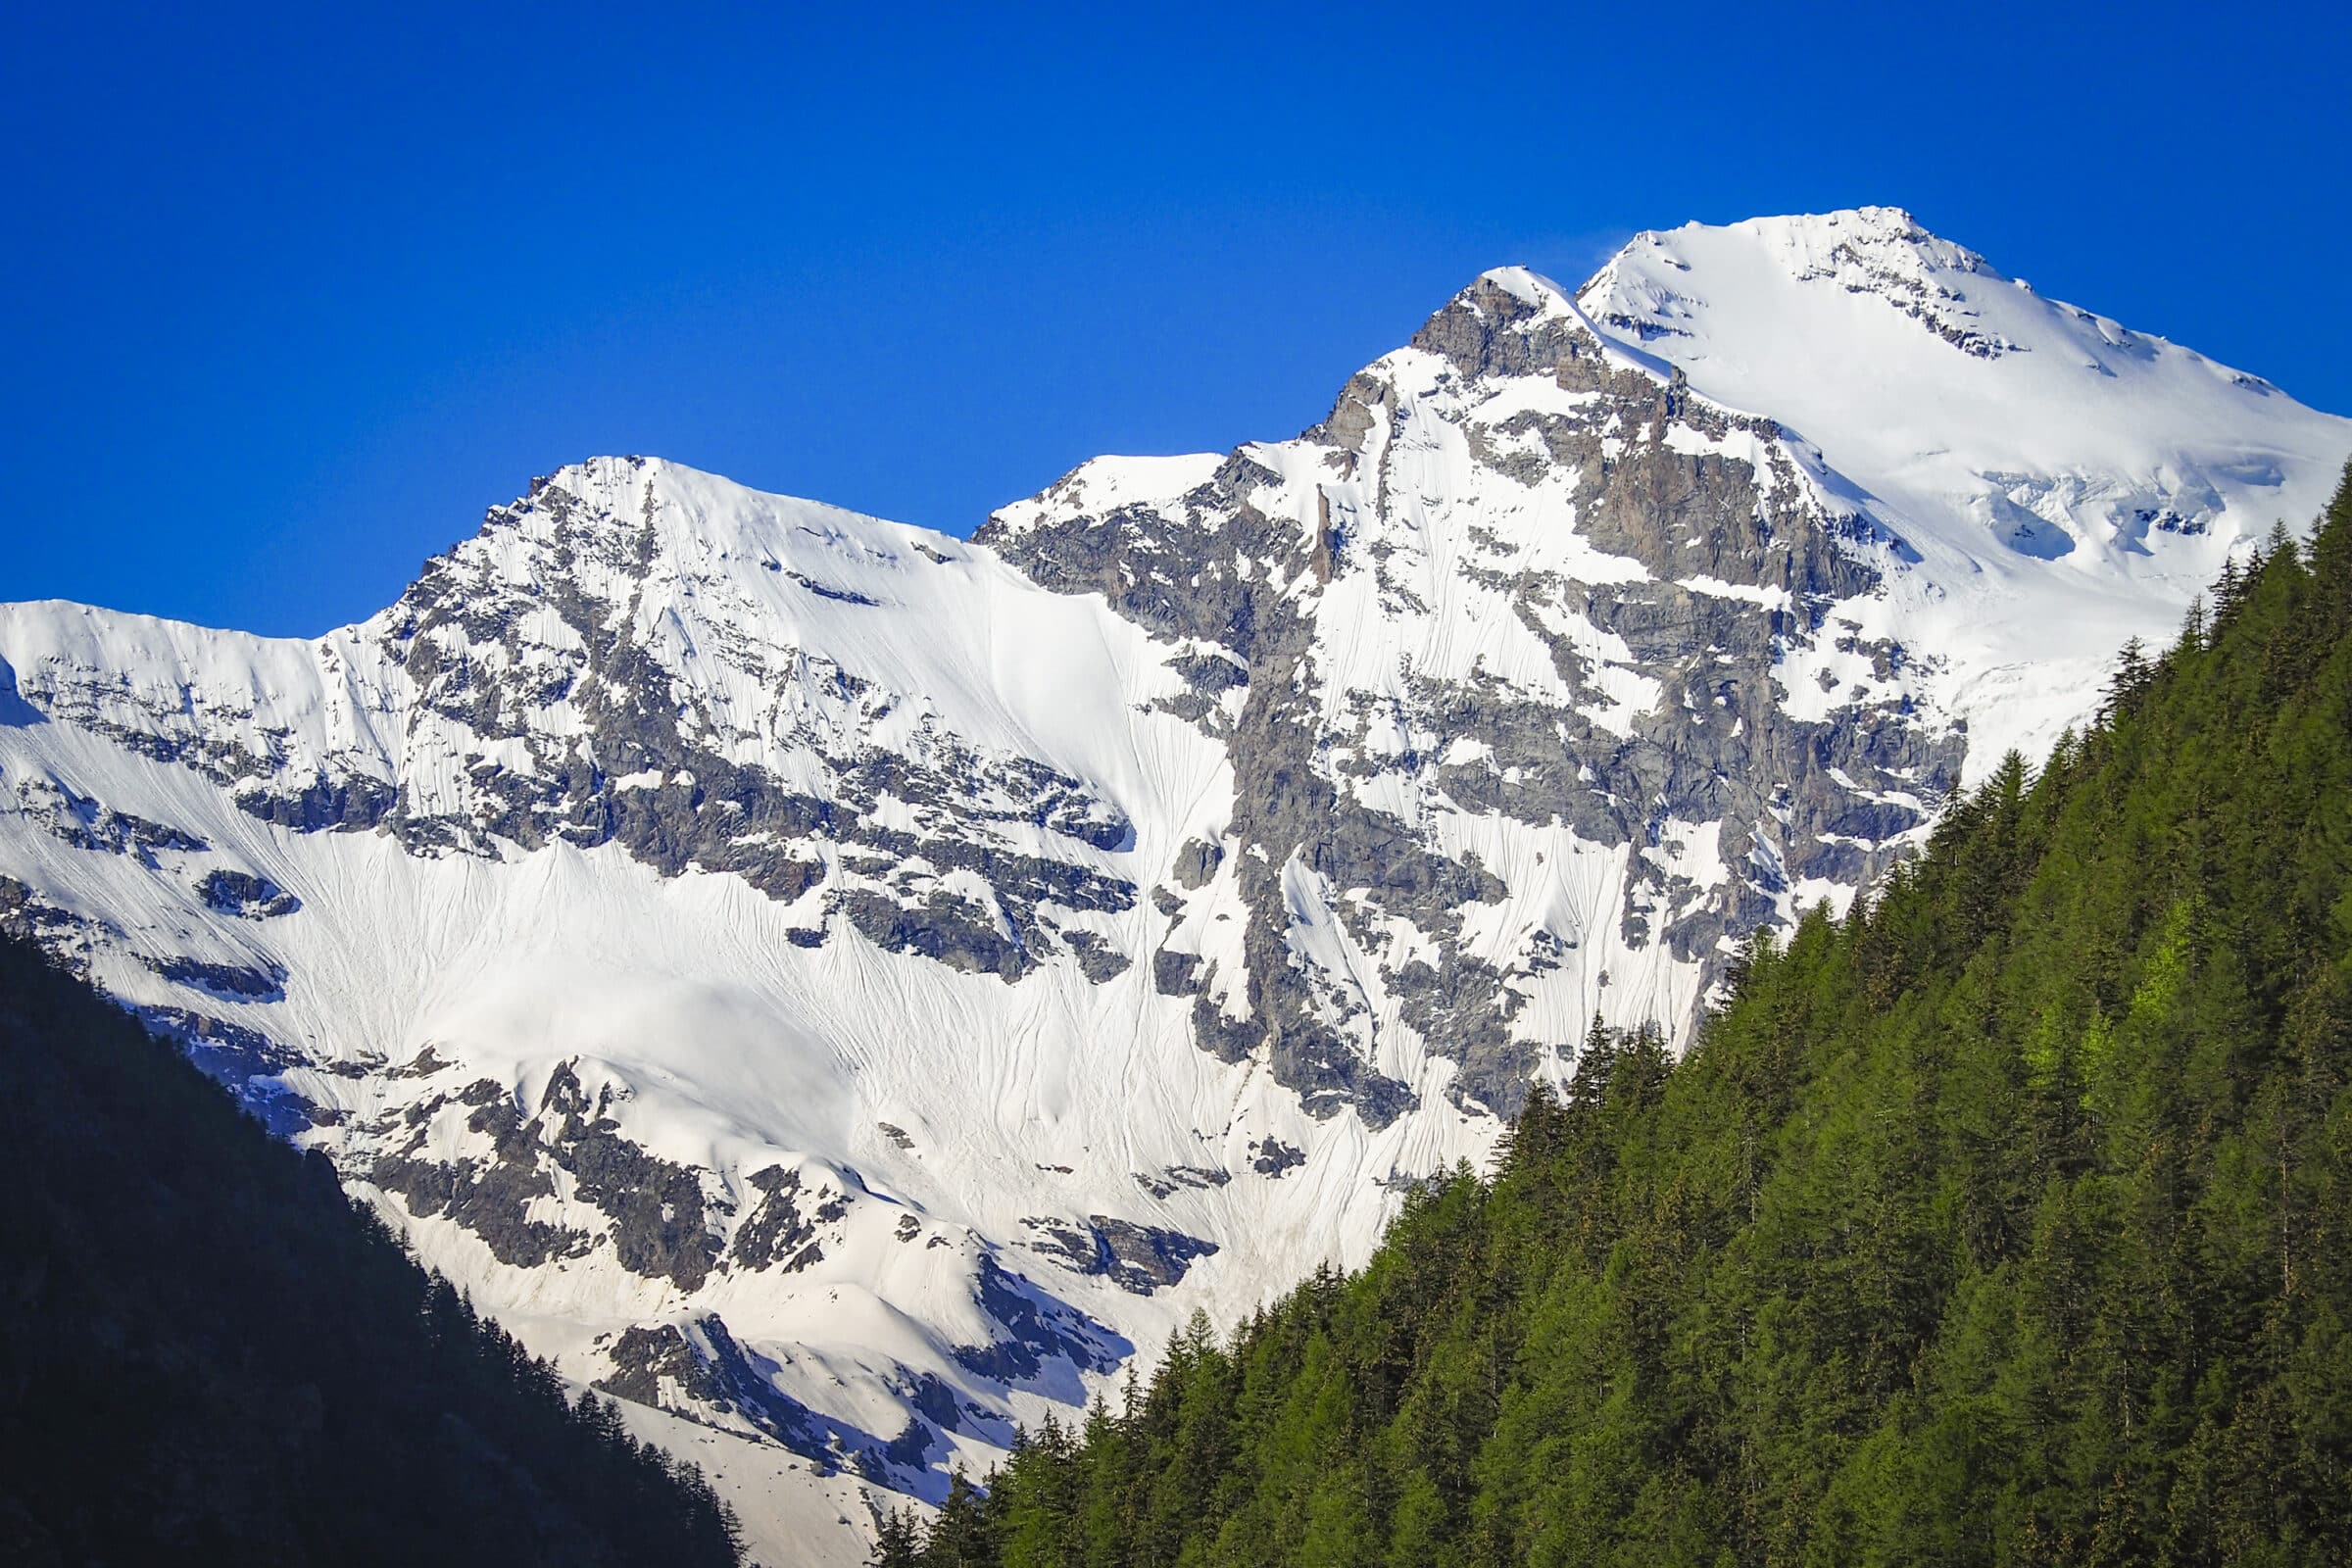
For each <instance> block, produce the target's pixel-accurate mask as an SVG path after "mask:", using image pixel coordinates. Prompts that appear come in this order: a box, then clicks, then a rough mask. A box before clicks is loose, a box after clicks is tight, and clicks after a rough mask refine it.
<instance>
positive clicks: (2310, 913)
mask: <svg viewBox="0 0 2352 1568" xmlns="http://www.w3.org/2000/svg"><path fill="white" fill-rule="evenodd" d="M2347 1127H2352V472H2347V475H2346V479H2345V484H2344V487H2343V488H2342V489H2341V490H2340V491H2339V492H2338V495H2337V498H2336V500H2335V502H2334V504H2333V506H2332V508H2331V509H2330V514H2329V516H2328V518H2327V522H2326V525H2325V527H2324V529H2323V531H2322V532H2321V533H2320V534H2319V536H2318V539H2317V541H2316V547H2315V548H2314V549H2313V550H2312V551H2311V553H2310V555H2309V557H2308V558H2304V557H2302V556H2300V555H2299V553H2298V551H2297V550H2296V548H2295V547H2294V546H2292V545H2289V544H2279V545H2276V546H2274V547H2272V548H2271V549H2270V550H2269V551H2268V553H2267V554H2265V555H2263V556H2262V557H2261V559H2260V561H2259V564H2255V563H2249V564H2247V569H2246V570H2244V571H2243V572H2242V573H2241V574H2240V575H2238V576H2237V577H2236V578H2234V579H2233V580H2231V581H2229V582H2227V583H2225V584H2224V586H2223V588H2222V591H2221V592H2220V593H2219V595H2218V596H2217V602H2216V603H2215V604H2214V605H2213V606H2212V607H2211V609H2210V612H2209V613H2207V614H2205V615H2202V616H2200V617H2198V618H2196V619H2195V620H2192V621H2191V622H2190V623H2189V625H2188V626H2187V627H2186V628H2185V629H2184V631H2183V632H2182V634H2181V635H2180V637H2179V638H2178V639H2177V640H2176V641H2175V643H2174V644H2173V646H2172V648H2171V649H2170V650H2169V651H2168V652H2167V653H2166V654H2164V655H2163V656H2162V657H2161V658H2160V659H2157V660H2154V661H2152V662H2149V661H2142V662H2139V663H2137V664H2136V665H2132V666H2130V667H2128V668H2127V669H2126V670H2124V671H2122V672H2121V673H2120V674H2119V676H2118V678H2117V679H2116V680H2115V682H2114V683H2113V684H2112V685H2111V687H2110V688H2109V691H2108V694H2107V701H2106V702H2105V704H2104V705H2103V716H2102V718H2101V720H2100V721H2099V722H2098V723H2097V724H2096V725H2095V726H2094V727H2093V728H2091V729H2090V730H2089V731H2088V732H2087V733H2085V734H2084V735H2083V736H2082V737H2081V738H2080V739H2079V740H2074V741H2070V742H2068V743H2067V744H2064V745H2062V746H2060V747H2059V748H2058V749H2057V750H2056V752H2055V754H2054V755H2053V756H2052V757H2051V759H2050V760H2049V761H2048V762H2047V764H2046V765H2045V766H2044V767H2042V768H2041V769H2040V770H2039V771H2038V772H2037V773H2033V774H2029V772H2028V770H2027V769H2026V768H2025V767H2024V765H2023V764H2022V763H2021V762H2018V761H2017V760H2014V759H2013V760H2011V761H2009V762H2007V763H2004V764H2003V765H2001V766H1999V767H1997V768H1995V769H1994V770H1993V772H1992V773H1991V775H1990V776H1989V777H1988V778H1987V779H1986V780H1985V784H1984V786H1983V787H1982V788H1980V789H1978V790H1977V791H1976V792H1974V793H1973V794H1971V795H1969V796H1968V797H1966V798H1965V799H1964V800H1961V801H1959V802H1956V803H1954V804H1953V805H1952V806H1951V807H1950V808H1949V809H1947V811H1946V813H1945V816H1944V819H1943V821H1942V822H1941V823H1940V824H1939V825H1938V827H1937V828H1936V833H1935V835H1934V838H1933V842H1932V844H1931V846H1930V848H1929V850H1928V852H1927V853H1926V855H1925V856H1924V857H1922V858H1918V859H1916V860H1913V861H1911V862H1908V863H1906V864H1905V865H1904V866H1902V867H1901V868H1900V869H1898V871H1897V872H1896V873H1895V874H1894V875H1893V876H1891V877H1890V878H1889V879H1888V880H1887V884H1886V885H1885V886H1884V888H1883V889H1882V890H1881V892H1880V896H1879V897H1877V898H1876V899H1875V900H1874V901H1872V902H1870V903H1869V904H1868V905H1864V904H1860V903H1857V905H1856V906H1855V907H1854V908H1853V909H1852V910H1851V911H1850V912H1849V914H1848V915H1847V916H1846V917H1845V918H1843V919H1838V918H1836V917H1833V916H1831V915H1830V914H1829V913H1828V912H1827V911H1825V910H1816V911H1814V912H1813V913H1811V914H1809V915H1807V916H1806V918H1805V919H1804V920H1803V921H1802V922H1801V923H1800V924H1799V925H1798V926H1797V928H1796V930H1795V931H1794V932H1793V933H1791V934H1790V935H1789V938H1788V940H1787V942H1786V943H1785V944H1783V943H1780V942H1776V941H1774V940H1772V939H1771V938H1769V937H1766V938H1765V939H1764V940H1762V941H1759V942H1758V943H1756V944H1754V945H1752V946H1751V947H1750V949H1749V950H1748V952H1747V953H1746V954H1745V955H1743V959H1742V963H1741V965H1740V977H1739V979H1738V982H1737V984H1736V986H1735V988H1734V995H1733V996H1732V998H1731V999H1730V1001H1729V1002H1728V1004H1727V1005H1725V1006H1723V1007H1722V1008H1721V1009H1720V1010H1719V1011H1717V1012H1715V1013H1714V1014H1713V1015H1711V1016H1710V1017H1709V1019H1708V1020H1707V1021H1706V1023H1705V1024H1704V1025H1703V1026H1702V1027H1701V1029H1700V1031H1699V1033H1698V1036H1697V1038H1696V1040H1695V1042H1694V1043H1693V1044H1692V1046H1691V1049H1690V1051H1689V1052H1688V1054H1685V1055H1684V1056H1683V1058H1682V1059H1681V1060H1680V1062H1679V1063H1678V1062H1674V1061H1671V1060H1670V1059H1669V1058H1668V1056H1667V1054H1665V1052H1664V1051H1663V1050H1662V1049H1661V1047H1660V1042H1659V1041H1658V1039H1657V1038H1656V1037H1655V1035H1654V1034H1650V1035H1644V1034H1640V1033H1635V1034H1631V1035H1628V1034H1626V1033H1623V1032H1610V1031H1606V1030H1602V1029H1599V1028H1595V1030H1594V1033H1593V1038H1592V1039H1591V1041H1590V1042H1589V1043H1588V1045H1587V1048H1586V1050H1585V1052H1584V1054H1582V1056H1581V1057H1580V1059H1579V1061H1578V1063H1577V1068H1576V1072H1575V1075H1574V1076H1573V1078H1572V1079H1571V1080H1570V1081H1569V1083H1568V1084H1567V1085H1566V1086H1565V1089H1564V1092H1563V1093H1562V1094H1561V1095H1560V1096H1559V1097H1557V1098H1554V1097H1552V1096H1551V1095H1550V1094H1549V1092H1548V1091H1542V1092H1538V1093H1537V1094H1535V1095H1532V1096H1531V1097H1530V1099H1529V1102H1528V1103H1527V1105H1526V1107H1525V1109H1524V1110H1523V1111H1522V1113H1521V1115H1520V1117H1519V1119H1518V1121H1517V1123H1516V1125H1515V1128H1514V1130H1513V1136H1512V1137H1511V1139H1510V1140H1509V1141H1508V1142H1507V1144H1506V1145H1505V1146H1504V1148H1503V1149H1502V1150H1501V1151H1499V1152H1498V1153H1499V1157H1498V1159H1497V1161H1496V1166H1495V1173H1494V1175H1493V1177H1492V1178H1491V1179H1485V1178H1481V1177H1480V1176H1478V1175H1476V1174H1474V1173H1473V1172H1471V1171H1469V1170H1466V1169H1465V1170H1462V1171H1459V1172H1457V1173H1455V1174H1453V1175H1450V1176H1446V1177H1441V1178H1440V1179H1438V1180H1437V1181H1436V1182H1434V1183H1433V1184H1432V1185H1431V1186H1430V1187H1429V1188H1427V1189H1425V1190H1423V1191H1421V1192H1419V1193H1417V1194H1416V1195H1415V1196H1414V1197H1413V1198H1412V1199H1410V1200H1408V1201H1407V1202H1406V1204H1405V1206H1404V1209H1403V1211H1402V1213H1401V1214H1400V1215H1399V1216H1398V1218H1397V1223H1396V1224H1395V1226H1394V1227H1393V1228H1392V1229H1391V1231H1390V1233H1389V1236H1388V1238H1387V1239H1386V1240H1385V1241H1384V1242H1383V1244H1382V1246H1381V1247H1380V1249H1379V1250H1378V1251H1377V1252H1376V1253H1375V1255H1374V1256H1373V1257H1372V1259H1371V1261H1370V1262H1369V1263H1368V1264H1367V1266H1365V1267H1364V1268H1363V1269H1362V1270H1361V1271H1360V1272H1358V1273H1356V1274H1354V1275H1352V1276H1350V1277H1348V1278H1345V1279H1343V1278H1341V1277H1340V1276H1339V1275H1338V1274H1336V1273H1334V1272H1332V1271H1331V1270H1329V1269H1322V1270H1318V1271H1316V1272H1315V1273H1314V1274H1313V1275H1312V1277H1310V1278H1309V1279H1307V1280H1306V1281H1305V1282H1304V1283H1302V1284H1300V1285H1299V1286H1298V1287H1297V1288H1296V1289H1295V1290H1294V1291H1293V1292H1292V1293H1291V1294H1290V1295H1289V1296H1287V1297H1285V1298H1283V1299H1280V1300H1278V1301H1276V1302H1274V1303H1273V1304H1272V1305H1271V1307H1270V1308H1268V1309H1265V1310H1261V1311H1259V1312H1257V1313H1255V1314H1253V1315H1251V1316H1250V1319H1249V1320H1248V1321H1247V1322H1246V1323H1244V1324H1242V1325H1239V1326H1238V1327H1237V1329H1236V1330H1235V1332H1234V1333H1233V1334H1232V1335H1231V1336H1230V1337H1229V1338H1228V1337H1224V1336H1220V1335H1217V1334H1215V1333H1212V1332H1211V1330H1210V1329H1209V1327H1208V1325H1207V1324H1206V1323H1205V1321H1203V1322H1202V1323H1201V1324H1200V1326H1198V1327H1196V1328H1193V1329H1191V1330H1189V1331H1188V1332H1187V1333H1186V1334H1184V1335H1183V1336H1182V1337H1180V1338H1179V1340H1178V1341H1177V1342H1176V1344H1175V1345H1174V1346H1173V1347H1172V1348H1171V1349H1170V1352H1169V1354H1168V1356H1167V1358H1166V1359H1165V1361H1164V1362H1163V1363H1162V1365H1161V1366H1160V1368H1159V1370H1158V1372H1157V1373H1156V1375H1155V1376H1154V1377H1153V1378H1152V1380H1151V1382H1150V1383H1149V1384H1148V1385H1144V1386H1140V1387H1131V1388H1130V1389H1129V1390H1128V1391H1127V1397H1126V1398H1125V1399H1124V1400H1123V1401H1122V1406H1121V1408H1120V1409H1119V1410H1118V1411H1117V1412H1116V1413H1113V1412H1112V1411H1111V1410H1110V1409H1108V1408H1107V1407H1106V1406H1104V1405H1103V1404H1098V1405H1096V1406H1095V1407H1094V1408H1093V1410H1091V1411H1090V1413H1089V1414H1088V1416H1087V1417H1086V1418H1085V1420H1084V1422H1083V1424H1082V1425H1080V1426H1077V1427H1076V1428H1075V1429H1074V1430H1073V1427H1072V1425H1071V1424H1068V1423H1063V1422H1059V1421H1056V1422H1054V1423H1053V1424H1052V1425H1049V1426H1043V1427H1041V1428H1040V1429H1039V1430H1038V1431H1037V1432H1035V1433H1034V1434H1033V1435H1032V1436H1031V1438H1030V1441H1028V1442H1027V1443H1026V1444H1024V1445H1023V1446H1021V1447H1020V1448H1018V1449H1017V1450H1016V1451H1015V1452H1014V1453H1013V1454H1012V1456H1011V1457H1010V1458H1009V1460H1008V1461H1007V1463H1006V1465H1005V1468H1004V1469H1003V1471H1002V1472H1001V1473H1000V1474H998V1475H997V1476H995V1477H993V1478H992V1479H993V1482H994V1484H993V1486H991V1487H990V1489H989V1491H988V1493H987V1495H986V1496H985V1498H983V1497H980V1496H977V1495H974V1494H973V1493H972V1492H971V1491H969V1490H968V1489H959V1490H958V1491H957V1493H956V1495H955V1496H954V1497H953V1498H951V1499H950V1501H949V1503H948V1505H947V1507H946V1508H945V1509H944V1510H942V1512H941V1513H940V1515H939V1516H938V1517H937V1518H936V1520H935V1521H933V1522H932V1523H931V1524H929V1525H928V1526H925V1527H917V1526H915V1525H913V1524H912V1523H911V1522H903V1523H894V1525H893V1526H892V1527H891V1528H890V1529H889V1530H888V1531H886V1533H885V1538H884V1545H883V1549H882V1550H881V1551H880V1552H878V1553H877V1560H878V1561H879V1562H881V1563H883V1564H885V1565H892V1564H898V1565H906V1568H914V1565H918V1564H929V1565H938V1564H949V1563H953V1564H956V1565H959V1568H996V1565H1000V1564H1001V1565H1003V1568H1031V1565H1046V1564H1059V1563H1074V1562H1117V1563H1126V1564H1135V1565H1139V1568H1151V1565H1157V1564H1170V1563H1179V1562H1181V1563H1187V1564H1194V1563H1197V1564H1203V1565H1223V1564H1248V1565H1250V1568H1259V1565H1286V1564H1339V1563H1345V1564H1373V1565H1377V1564H1383V1563H1390V1564H1397V1565H1399V1568H1403V1565H1412V1568H1420V1565H1424V1564H1446V1565H1457V1564H1458V1565H1473V1564H1495V1565H1501V1564H1528V1563H1533V1564H1544V1565H1568V1564H1632V1563H1642V1564H1691V1565H1706V1568H1720V1565H1748V1564H1766V1563H1786V1562H1822V1563H1852V1564H1858V1565H1864V1568H1870V1565H1880V1564H1896V1563H1936V1564H1939V1565H1949V1568H1971V1565H1980V1564H1981V1565H1991V1564H1996V1563H1998V1564H2009V1563H2085V1564H2103V1563H2147V1564H2204V1563H2270V1564H2278V1565H2281V1568H2285V1565H2290V1564H2312V1565H2314V1568H2317V1565H2319V1564H2325V1563H2338V1562H2343V1561H2346V1560H2347V1559H2348V1558H2352V1492H2347V1490H2346V1488H2345V1487H2344V1484H2343V1478H2344V1473H2345V1464H2346V1461H2347V1459H2348V1458H2352V1424H2348V1423H2347V1419H2346V1418H2347V1414H2348V1413H2352V1356H2347V1354H2346V1351H2345V1338H2344V1324H2345V1322H2346V1319H2347V1315H2348V1314H2352V1249H2348V1248H2347V1247H2346V1246H2345V1245H2344V1244H2345V1216H2346V1213H2347V1212H2348V1210H2352V1146H2347V1143H2346V1140H2345V1136H2344V1134H2345V1130H2346V1128H2347Z"/></svg>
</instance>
